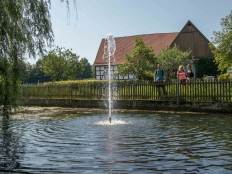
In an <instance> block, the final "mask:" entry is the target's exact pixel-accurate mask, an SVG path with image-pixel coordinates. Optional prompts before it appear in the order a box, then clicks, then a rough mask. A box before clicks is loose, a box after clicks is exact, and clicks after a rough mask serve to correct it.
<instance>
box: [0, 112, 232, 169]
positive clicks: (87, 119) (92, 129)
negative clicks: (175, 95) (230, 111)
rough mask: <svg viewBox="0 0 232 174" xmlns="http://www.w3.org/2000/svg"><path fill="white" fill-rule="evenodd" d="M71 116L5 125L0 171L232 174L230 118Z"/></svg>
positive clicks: (1, 129)
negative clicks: (109, 117)
mask: <svg viewBox="0 0 232 174" xmlns="http://www.w3.org/2000/svg"><path fill="white" fill-rule="evenodd" d="M113 118H114V119H113V120H112V123H111V124H110V123H109V122H108V119H107V115H99V114H98V115H97V114H96V115H93V114H89V115H85V116H80V115H69V116H68V117H67V116H65V117H60V116H59V117H50V118H49V119H41V118H38V117H37V118H36V119H34V120H33V119H30V120H26V119H15V120H3V119H2V120H1V123H2V124H1V127H0V148H1V151H0V170H1V171H5V172H7V171H11V172H18V173H20V172H28V173H232V155H231V150H232V129H231V128H232V127H231V125H232V118H231V115H218V114H214V115H213V114H211V115H210V114H208V115H206V114H205V115H204V114H201V115H193V114H190V115H189V114H179V115H178V114H176V115H175V114H155V113H146V114H141V113H137V114H136V113H131V114H128V113H126V114H125V113H124V114H115V115H114V117H113Z"/></svg>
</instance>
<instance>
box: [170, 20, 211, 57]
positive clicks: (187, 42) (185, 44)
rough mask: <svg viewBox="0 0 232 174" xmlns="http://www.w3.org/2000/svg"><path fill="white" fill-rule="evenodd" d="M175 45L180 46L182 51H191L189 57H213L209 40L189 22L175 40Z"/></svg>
mask: <svg viewBox="0 0 232 174" xmlns="http://www.w3.org/2000/svg"><path fill="white" fill-rule="evenodd" d="M174 44H176V45H178V46H179V49H180V50H181V51H187V50H188V49H190V50H191V53H190V55H189V57H193V56H194V57H195V58H200V57H213V53H212V51H211V49H210V47H209V40H208V39H207V38H206V37H205V36H204V35H203V34H202V33H201V32H200V31H199V30H198V29H197V27H195V25H193V23H192V22H191V21H190V20H189V21H188V22H187V23H186V24H185V26H184V27H183V28H182V30H181V31H180V33H179V34H178V36H177V37H176V38H175V39H174V41H173V43H172V44H171V47H172V46H174Z"/></svg>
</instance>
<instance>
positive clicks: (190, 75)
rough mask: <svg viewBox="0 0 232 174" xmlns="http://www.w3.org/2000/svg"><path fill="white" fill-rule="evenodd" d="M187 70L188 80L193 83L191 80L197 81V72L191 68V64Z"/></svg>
mask: <svg viewBox="0 0 232 174" xmlns="http://www.w3.org/2000/svg"><path fill="white" fill-rule="evenodd" d="M187 68H188V71H187V79H188V80H189V81H191V80H193V79H195V72H194V71H193V69H192V67H191V65H190V64H188V66H187Z"/></svg>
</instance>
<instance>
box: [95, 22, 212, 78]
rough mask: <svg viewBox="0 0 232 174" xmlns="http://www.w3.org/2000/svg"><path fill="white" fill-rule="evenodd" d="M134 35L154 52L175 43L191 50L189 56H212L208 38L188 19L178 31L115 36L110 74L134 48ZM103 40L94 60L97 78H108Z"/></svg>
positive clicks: (181, 48)
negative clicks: (114, 49)
mask: <svg viewBox="0 0 232 174" xmlns="http://www.w3.org/2000/svg"><path fill="white" fill-rule="evenodd" d="M135 37H141V38H142V39H143V41H144V43H145V45H147V46H152V47H153V51H154V52H155V53H157V52H159V51H161V49H162V48H164V47H166V46H169V47H173V46H174V45H175V44H176V45H177V46H179V49H180V50H181V51H187V50H188V49H190V50H191V54H190V55H189V56H190V57H194V58H201V57H213V53H212V52H211V50H210V48H209V40H208V39H207V38H206V37H205V36H204V35H203V34H202V33H201V32H200V31H199V30H198V29H197V27H195V26H194V25H193V23H192V22H191V21H188V22H187V23H186V24H185V26H184V27H183V28H182V30H181V31H180V32H172V33H154V34H143V35H134V36H125V37H115V43H116V51H115V53H114V62H112V63H111V68H110V69H111V71H112V74H116V73H115V72H117V65H119V64H122V63H123V62H124V61H125V60H124V56H125V55H126V54H131V51H132V50H133V48H134V44H135ZM104 42H105V39H104V38H103V39H102V40H101V44H100V46H99V49H98V52H97V55H96V59H95V61H94V64H93V65H94V68H95V78H96V79H98V80H101V79H108V73H107V72H108V63H107V62H106V61H105V60H104V59H103V54H104ZM111 78H113V79H135V77H134V76H133V75H128V76H124V77H122V76H119V75H116V76H113V77H111Z"/></svg>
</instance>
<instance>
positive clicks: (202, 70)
mask: <svg viewBox="0 0 232 174" xmlns="http://www.w3.org/2000/svg"><path fill="white" fill-rule="evenodd" d="M196 70H197V78H202V77H204V76H205V75H208V76H215V77H217V76H218V75H219V74H220V72H219V71H218V69H217V65H216V63H215V61H214V58H212V57H201V58H198V59H197V60H196Z"/></svg>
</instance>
